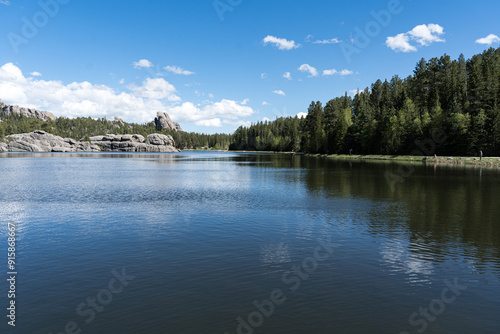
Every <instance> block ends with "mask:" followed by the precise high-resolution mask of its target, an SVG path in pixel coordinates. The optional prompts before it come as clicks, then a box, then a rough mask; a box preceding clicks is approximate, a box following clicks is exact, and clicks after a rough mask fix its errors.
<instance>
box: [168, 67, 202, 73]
mask: <svg viewBox="0 0 500 334" xmlns="http://www.w3.org/2000/svg"><path fill="white" fill-rule="evenodd" d="M164 69H165V70H167V71H168V72H171V73H174V74H179V75H193V74H195V73H194V72H191V71H186V70H184V69H182V68H180V67H178V66H166V67H164Z"/></svg>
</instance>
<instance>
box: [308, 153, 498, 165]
mask: <svg viewBox="0 0 500 334" xmlns="http://www.w3.org/2000/svg"><path fill="white" fill-rule="evenodd" d="M312 156H318V157H324V158H327V159H339V160H383V161H394V162H420V163H427V164H446V165H473V166H485V167H497V168H500V157H486V158H483V159H479V158H478V157H448V156H442V157H437V158H434V157H423V156H410V155H342V154H331V155H320V154H316V155H312Z"/></svg>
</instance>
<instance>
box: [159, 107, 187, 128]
mask: <svg viewBox="0 0 500 334" xmlns="http://www.w3.org/2000/svg"><path fill="white" fill-rule="evenodd" d="M155 126H156V130H157V131H164V130H167V131H168V130H175V131H183V130H182V128H181V126H180V125H179V123H176V122H173V121H172V119H170V116H169V115H168V114H167V113H166V112H161V111H159V112H157V113H156V118H155Z"/></svg>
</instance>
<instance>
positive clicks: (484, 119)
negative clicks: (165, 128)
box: [231, 48, 500, 155]
mask: <svg viewBox="0 0 500 334" xmlns="http://www.w3.org/2000/svg"><path fill="white" fill-rule="evenodd" d="M499 102H500V48H499V49H493V48H490V49H489V50H487V51H485V52H483V53H482V54H478V55H475V56H473V57H472V58H471V59H468V60H466V59H465V58H464V56H463V55H460V57H459V58H458V59H457V60H451V59H450V56H448V55H446V54H445V55H444V56H442V57H440V58H432V59H430V60H428V61H426V60H425V59H421V60H420V61H419V62H418V63H417V65H416V67H415V70H414V72H413V75H411V76H408V77H407V78H404V79H403V78H400V77H399V76H397V75H396V76H394V77H392V79H391V80H385V81H382V80H377V81H376V82H375V83H373V84H372V85H371V87H369V88H368V87H367V88H366V89H365V90H363V91H358V92H357V94H355V96H354V98H352V97H350V96H348V95H347V93H346V95H345V96H343V97H337V98H335V99H332V100H330V101H328V102H327V103H326V105H324V106H323V105H322V103H321V102H312V103H311V105H310V106H309V108H308V116H307V118H306V119H305V120H302V119H298V118H280V119H277V120H275V121H273V122H265V123H262V122H261V123H258V124H254V125H252V126H251V127H249V128H244V127H240V128H239V129H238V130H237V131H236V132H235V134H234V135H233V142H232V144H231V149H240V150H242V149H244V150H273V151H280V150H292V149H293V150H295V151H305V152H309V153H330V154H333V153H348V152H349V150H350V149H352V150H353V151H354V152H355V153H357V154H410V153H411V152H412V151H413V150H414V149H416V148H417V144H416V143H417V142H419V141H423V140H426V139H431V138H432V136H431V133H432V131H433V129H440V130H442V131H443V132H444V134H445V135H446V140H445V141H444V142H443V143H437V144H438V145H437V147H436V151H435V153H437V154H447V155H477V154H478V152H479V150H482V151H483V152H484V153H485V154H487V155H500V106H499Z"/></svg>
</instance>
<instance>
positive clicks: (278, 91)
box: [273, 90, 286, 96]
mask: <svg viewBox="0 0 500 334" xmlns="http://www.w3.org/2000/svg"><path fill="white" fill-rule="evenodd" d="M273 93H274V94H278V95H281V96H286V94H285V92H284V91H282V90H275V91H273Z"/></svg>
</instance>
